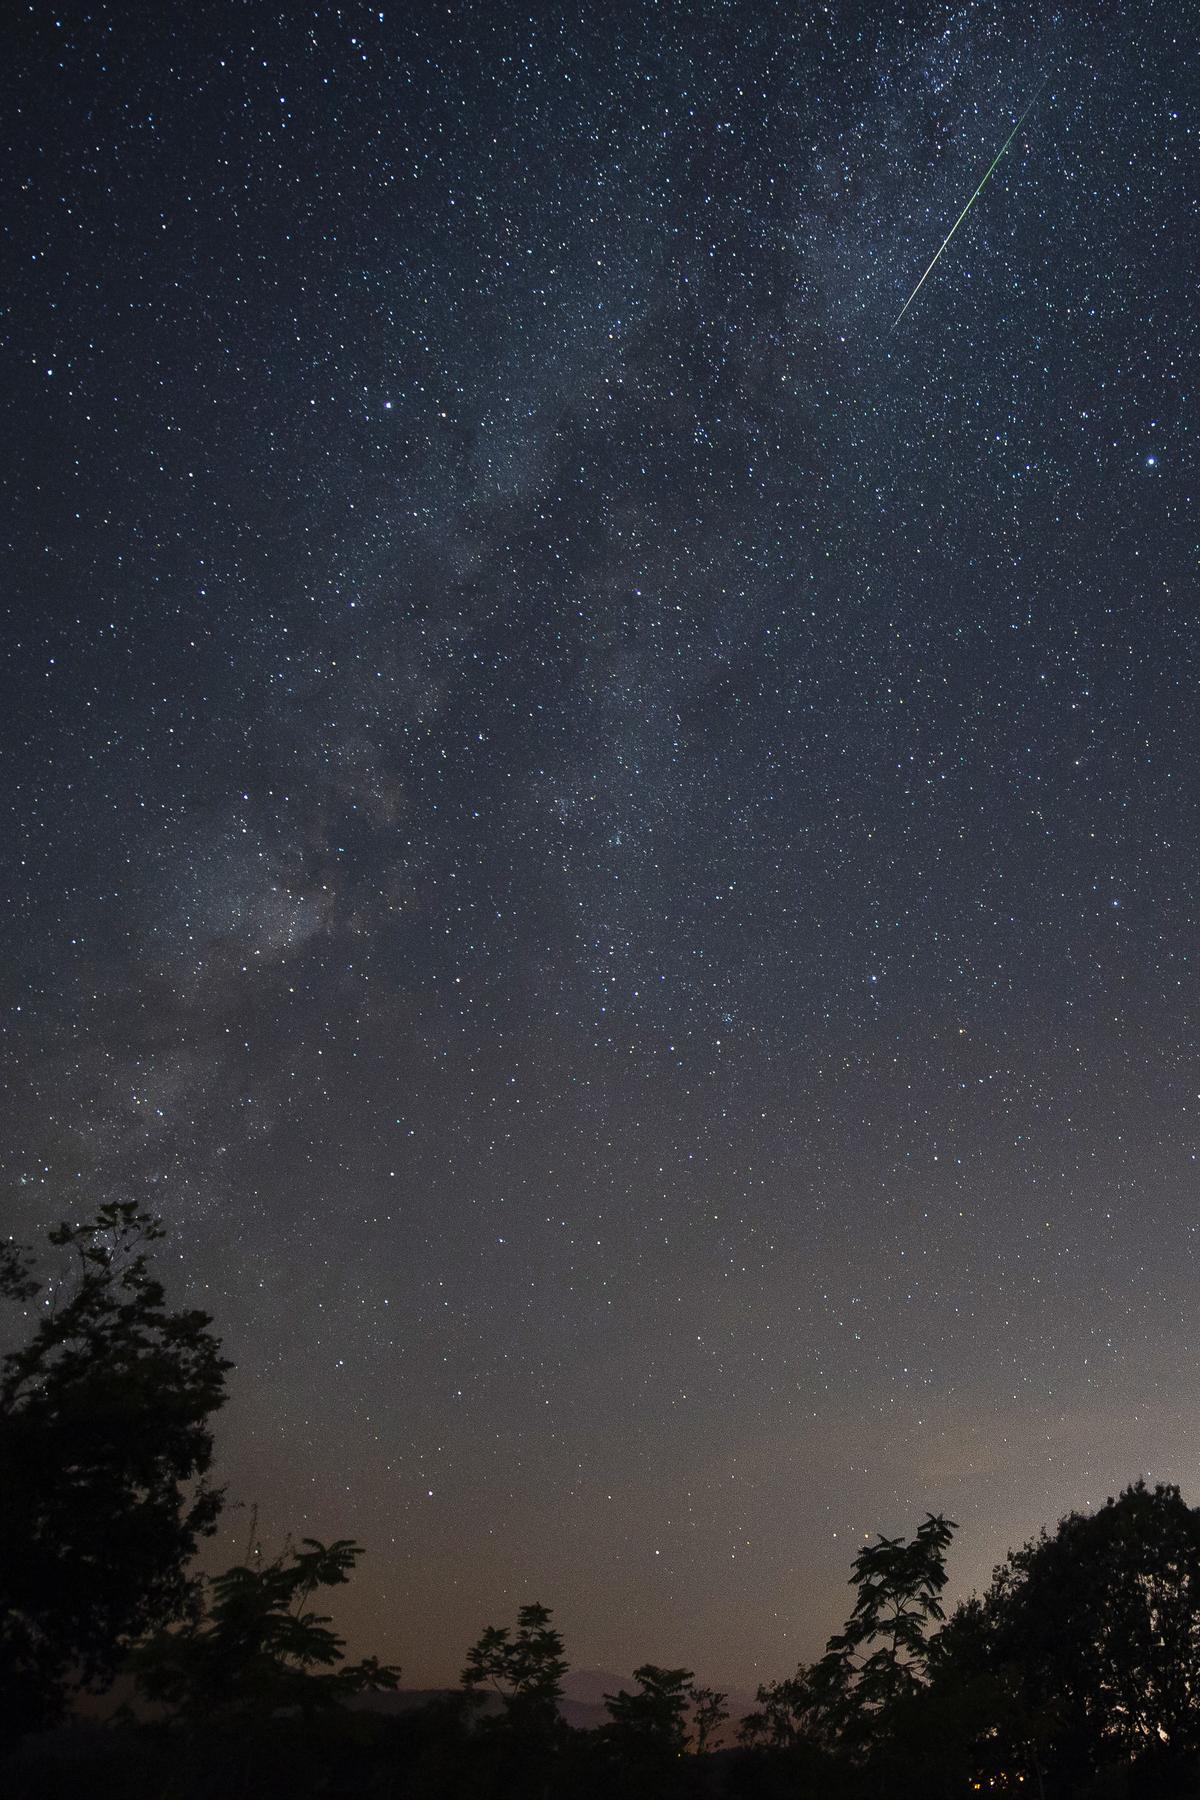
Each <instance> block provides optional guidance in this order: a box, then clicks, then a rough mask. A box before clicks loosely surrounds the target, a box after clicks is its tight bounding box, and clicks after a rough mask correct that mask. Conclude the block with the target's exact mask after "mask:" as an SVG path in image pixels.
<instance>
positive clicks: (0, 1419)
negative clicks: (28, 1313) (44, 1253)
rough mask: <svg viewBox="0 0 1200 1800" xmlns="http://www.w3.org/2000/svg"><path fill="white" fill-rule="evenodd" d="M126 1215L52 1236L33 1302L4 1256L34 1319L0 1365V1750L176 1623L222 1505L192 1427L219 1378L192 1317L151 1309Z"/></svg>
mask: <svg viewBox="0 0 1200 1800" xmlns="http://www.w3.org/2000/svg"><path fill="white" fill-rule="evenodd" d="M161 1236H162V1228H161V1226H160V1225H159V1224H158V1222H157V1221H156V1220H155V1219H154V1218H152V1217H151V1216H150V1215H149V1214H147V1213H145V1212H142V1211H140V1210H139V1208H138V1207H137V1206H136V1205H134V1204H132V1203H114V1204H110V1205H106V1206H104V1207H102V1208H101V1209H100V1211H99V1212H98V1213H97V1214H96V1217H95V1218H94V1219H93V1220H92V1221H90V1223H88V1224H85V1225H68V1224H63V1225H60V1226H58V1227H57V1228H56V1229H55V1230H53V1231H51V1232H50V1234H49V1241H50V1243H51V1244H52V1245H53V1246H54V1247H55V1248H56V1249H58V1250H61V1251H65V1252H66V1253H67V1256H68V1258H69V1264H68V1269H67V1272H66V1273H65V1274H64V1275H61V1276H60V1277H59V1278H58V1279H57V1280H55V1281H53V1282H51V1283H49V1284H47V1283H46V1282H44V1281H43V1280H42V1279H40V1278H39V1277H38V1276H37V1275H35V1274H34V1272H33V1271H34V1263H33V1259H32V1257H31V1256H30V1255H29V1253H28V1252H25V1251H22V1250H18V1249H15V1248H14V1247H12V1246H8V1247H6V1248H5V1251H4V1253H3V1256H2V1257H0V1295H3V1296H4V1297H5V1298H6V1299H8V1300H10V1301H13V1302H16V1303H17V1304H19V1305H23V1306H27V1305H28V1304H29V1303H30V1302H32V1301H36V1302H37V1303H38V1305H39V1310H40V1313H41V1316H40V1318H39V1319H38V1322H37V1325H36V1327H35V1329H34V1331H33V1335H32V1337H31V1338H30V1340H29V1342H28V1343H27V1344H25V1345H24V1347H22V1348H20V1349H17V1350H14V1351H11V1352H10V1353H9V1354H8V1355H6V1356H5V1357H4V1359H3V1362H2V1363H0V1545H3V1554H2V1556H0V1741H3V1739H4V1738H6V1737H13V1736H16V1735H19V1734H20V1732H21V1731H23V1730H29V1729H33V1728H36V1727H37V1726H39V1725H41V1724H45V1723H48V1722H49V1721H51V1720H53V1719H54V1718H56V1717H58V1716H60V1715H61V1713H62V1711H63V1710H64V1708H65V1706H66V1705H67V1703H68V1699H69V1696H70V1694H71V1692H72V1690H73V1689H76V1688H79V1687H88V1688H103V1687H105V1686H106V1685H107V1684H108V1683H109V1682H110V1680H111V1678H112V1676H113V1674H114V1672H115V1670H116V1669H117V1667H118V1665H119V1664H120V1662H121V1660H122V1658H123V1657H124V1655H125V1652H126V1649H127V1647H128V1646H129V1645H130V1644H131V1643H132V1642H134V1641H135V1640H136V1639H137V1638H139V1637H140V1636H142V1635H143V1634H144V1633H145V1632H147V1631H148V1630H152V1629H154V1628H155V1627H157V1626H159V1625H161V1624H162V1623H163V1622H164V1621H166V1620H169V1619H172V1618H177V1617H179V1616H180V1615H181V1613H182V1612H183V1611H184V1610H185V1609H186V1607H187V1605H188V1602H189V1598H190V1595H191V1591H192V1583H191V1581H190V1579H189V1577H188V1574H187V1565H188V1563H189V1561H190V1559H191V1558H192V1556H193V1555H194V1553H195V1551H196V1548H197V1544H198V1542H199V1540H200V1539H201V1538H203V1537H205V1536H207V1535H208V1534H209V1533H211V1531H212V1530H213V1528H214V1525H215V1522H216V1519H217V1516H218V1514H219V1512H220V1509H221V1504H222V1494H221V1491H220V1490H219V1489H214V1488H212V1487H209V1486H208V1485H207V1483H206V1480H205V1477H206V1474H207V1471H208V1469H209V1466H210V1463H211V1459H212V1436H211V1433H210V1431H209V1427H208V1421H209V1418H210V1416H211V1414H212V1413H213V1412H215V1411H216V1409H217V1408H218V1407H219V1406H220V1405H221V1403H222V1401H223V1399H224V1388H225V1372H226V1370H227V1369H228V1368H229V1367H230V1366H231V1365H230V1364H229V1363H228V1362H227V1361H226V1360H225V1359H224V1358H223V1357H222V1356H221V1353H220V1345H219V1342H218V1340H217V1338H216V1337H214V1335H213V1334H212V1332H211V1331H210V1330H209V1326H210V1324H211V1320H210V1319H209V1316H208V1314H207V1313H203V1312H198V1311H194V1310H187V1311H180V1312H172V1311H169V1310H168V1309H167V1306H166V1299H165V1294H164V1290H163V1288H162V1285H161V1283H160V1282H158V1281H157V1280H156V1279H154V1277H153V1276H152V1275H151V1274H150V1271H149V1267H148V1263H147V1256H146V1251H147V1248H148V1247H149V1246H150V1245H151V1244H153V1243H154V1242H155V1241H156V1240H157V1239H158V1238H160V1237H161Z"/></svg>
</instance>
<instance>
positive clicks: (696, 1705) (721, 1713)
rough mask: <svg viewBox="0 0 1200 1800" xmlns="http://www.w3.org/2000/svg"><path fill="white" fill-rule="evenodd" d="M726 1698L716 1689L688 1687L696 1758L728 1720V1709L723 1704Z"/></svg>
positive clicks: (702, 1753) (702, 1752) (703, 1751)
mask: <svg viewBox="0 0 1200 1800" xmlns="http://www.w3.org/2000/svg"><path fill="white" fill-rule="evenodd" d="M727 1698H728V1695H726V1694H720V1693H718V1692H717V1690H716V1688H710V1687H690V1688H689V1689H688V1699H689V1700H690V1701H691V1705H692V1729H693V1731H694V1732H695V1734H696V1743H695V1750H696V1755H697V1756H703V1755H704V1753H705V1751H706V1750H707V1749H708V1746H709V1743H710V1741H711V1740H712V1738H713V1736H714V1734H715V1733H716V1732H718V1731H719V1730H720V1729H721V1727H722V1725H724V1723H725V1721H726V1720H727V1719H728V1717H729V1708H728V1707H727V1706H726V1704H725V1701H726V1700H727Z"/></svg>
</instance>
